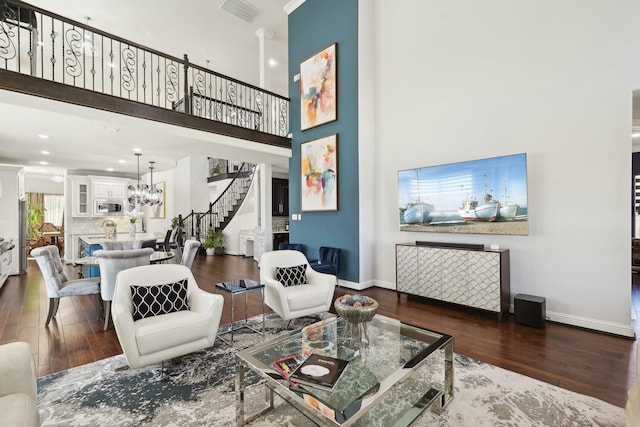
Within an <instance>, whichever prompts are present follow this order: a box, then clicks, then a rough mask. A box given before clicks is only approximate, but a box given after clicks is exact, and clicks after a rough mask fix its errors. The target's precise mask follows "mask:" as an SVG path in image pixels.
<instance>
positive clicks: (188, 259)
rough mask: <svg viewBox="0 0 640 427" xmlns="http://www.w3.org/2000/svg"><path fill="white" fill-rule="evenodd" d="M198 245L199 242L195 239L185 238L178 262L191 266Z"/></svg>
mask: <svg viewBox="0 0 640 427" xmlns="http://www.w3.org/2000/svg"><path fill="white" fill-rule="evenodd" d="M199 247H200V242H199V241H197V240H187V241H186V242H184V250H183V251H182V258H181V259H180V264H182V265H185V266H187V267H189V268H191V265H192V264H193V259H194V258H195V257H196V254H197V253H198V248H199Z"/></svg>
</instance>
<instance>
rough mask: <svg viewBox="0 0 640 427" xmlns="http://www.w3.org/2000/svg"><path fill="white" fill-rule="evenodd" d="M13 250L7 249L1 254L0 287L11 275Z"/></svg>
mask: <svg viewBox="0 0 640 427" xmlns="http://www.w3.org/2000/svg"><path fill="white" fill-rule="evenodd" d="M11 258H12V255H11V251H6V252H3V253H2V254H0V288H2V286H3V285H4V282H6V280H7V277H9V270H11Z"/></svg>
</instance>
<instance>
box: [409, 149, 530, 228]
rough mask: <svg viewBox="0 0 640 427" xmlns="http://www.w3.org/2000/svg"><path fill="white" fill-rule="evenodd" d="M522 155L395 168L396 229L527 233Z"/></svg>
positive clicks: (524, 168)
mask: <svg viewBox="0 0 640 427" xmlns="http://www.w3.org/2000/svg"><path fill="white" fill-rule="evenodd" d="M527 208H528V207H527V155H526V153H522V154H513V155H508V156H501V157H492V158H489V159H481V160H471V161H466V162H460V163H450V164H445V165H437V166H425V167H421V168H416V169H406V170H401V171H399V172H398V213H399V219H400V230H401V231H423V232H424V231H430V232H440V233H477V234H513V235H528V234H529V215H528V209H527Z"/></svg>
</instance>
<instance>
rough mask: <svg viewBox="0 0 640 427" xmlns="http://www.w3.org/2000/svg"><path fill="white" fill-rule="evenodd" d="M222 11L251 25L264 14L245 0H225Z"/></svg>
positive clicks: (221, 7)
mask: <svg viewBox="0 0 640 427" xmlns="http://www.w3.org/2000/svg"><path fill="white" fill-rule="evenodd" d="M220 9H222V10H225V11H227V12H229V13H230V14H232V15H235V16H237V17H238V18H240V19H242V20H243V21H245V22H248V23H249V24H252V23H253V21H255V20H256V19H257V18H258V16H260V15H261V14H262V10H260V9H258V8H257V7H255V6H254V5H252V4H251V3H249V2H248V1H245V0H224V1H223V2H222V4H221V5H220Z"/></svg>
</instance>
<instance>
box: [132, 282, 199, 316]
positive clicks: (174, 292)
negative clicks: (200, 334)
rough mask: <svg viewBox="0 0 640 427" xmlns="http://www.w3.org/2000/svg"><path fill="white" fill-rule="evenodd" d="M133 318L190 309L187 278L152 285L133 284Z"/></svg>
mask: <svg viewBox="0 0 640 427" xmlns="http://www.w3.org/2000/svg"><path fill="white" fill-rule="evenodd" d="M131 297H132V299H133V320H134V321H135V320H140V319H144V318H145V317H151V316H157V315H159V314H167V313H173V312H175V311H183V310H189V305H188V304H187V279H186V278H184V279H182V280H180V281H177V282H175V283H167V284H165V285H152V286H131Z"/></svg>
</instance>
